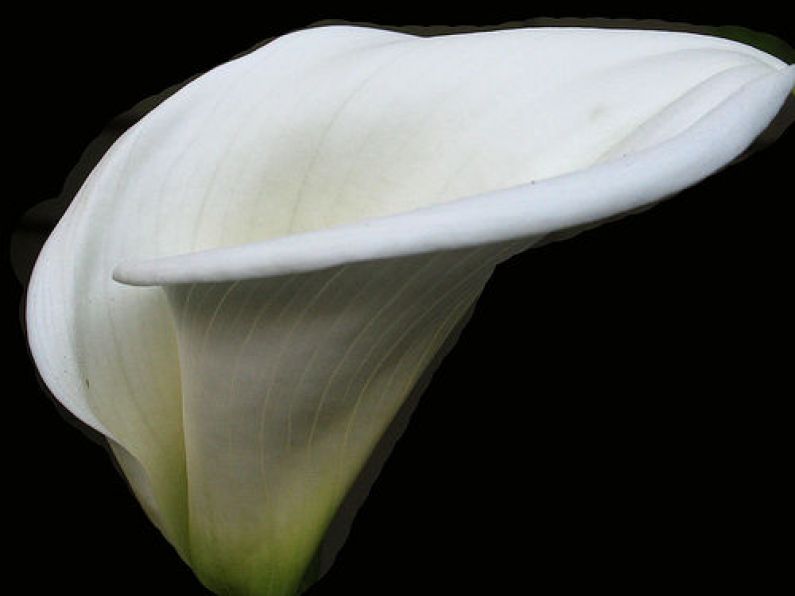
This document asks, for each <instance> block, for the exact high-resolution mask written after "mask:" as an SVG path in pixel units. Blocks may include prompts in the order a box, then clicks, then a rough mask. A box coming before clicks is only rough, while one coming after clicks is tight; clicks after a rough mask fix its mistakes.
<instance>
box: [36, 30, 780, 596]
mask: <svg viewBox="0 0 795 596" xmlns="http://www.w3.org/2000/svg"><path fill="white" fill-rule="evenodd" d="M794 84H795V68H794V67H792V66H787V65H786V64H784V63H783V62H781V61H780V60H778V59H776V58H774V57H772V56H769V55H767V54H765V53H763V52H760V51H758V50H756V49H754V48H751V47H748V46H745V45H742V44H738V43H735V42H731V41H728V40H724V39H719V38H713V37H706V36H700V35H693V34H686V33H670V32H653V31H629V30H598V29H571V28H560V29H556V28H545V29H514V30H506V31H499V32H481V33H470V34H461V35H449V36H443V37H430V38H423V37H416V36H411V35H406V34H401V33H395V32H389V31H384V30H379V29H374V28H365V27H344V26H332V27H320V28H315V29H309V30H305V31H300V32H297V33H293V34H290V35H286V36H284V37H281V38H279V39H276V40H275V41H273V42H271V43H269V44H267V45H266V46H264V47H262V48H260V49H258V50H256V51H253V52H251V53H250V54H248V55H246V56H244V57H242V58H238V59H236V60H233V61H231V62H229V63H227V64H224V65H222V66H220V67H218V68H216V69H214V70H212V71H210V72H209V73H207V74H205V75H203V76H201V77H199V78H198V79H196V80H194V81H193V82H191V83H189V84H188V85H186V86H185V87H184V88H183V89H181V90H180V91H179V92H177V93H176V94H175V95H173V96H172V97H170V98H169V99H167V100H166V101H164V102H163V103H162V104H161V105H160V106H158V107H157V108H156V109H155V110H153V111H152V112H151V113H150V114H148V115H147V116H146V117H145V118H143V119H142V120H141V121H140V122H139V123H138V124H137V125H135V126H134V127H133V128H132V129H130V130H129V131H128V132H127V133H125V134H124V135H123V136H122V137H121V138H120V139H119V140H118V141H117V142H116V143H115V144H114V145H113V147H112V148H111V149H110V150H109V151H108V152H107V154H106V155H105V156H104V157H103V159H102V160H101V162H100V163H99V164H98V165H97V167H96V168H95V170H94V171H93V172H92V174H91V175H90V176H89V178H88V179H87V180H86V182H85V184H84V186H83V187H82V189H81V190H80V192H79V193H78V195H77V196H76V198H75V199H74V201H73V202H72V204H71V206H70V208H69V210H68V211H67V213H66V214H65V215H64V217H63V219H62V220H61V221H60V223H59V224H58V226H57V227H56V229H55V231H54V232H53V234H52V235H51V237H50V238H49V239H48V241H47V243H46V245H45V247H44V249H43V250H42V252H41V255H40V257H39V260H38V262H37V264H36V267H35V270H34V273H33V277H32V280H31V285H30V288H29V292H28V306H27V321H28V333H29V341H30V346H31V349H32V353H33V356H34V358H35V360H36V364H37V366H38V369H39V371H40V373H41V376H42V378H43V379H44V381H45V382H46V384H47V386H48V387H49V388H50V389H51V390H52V392H53V394H54V395H55V396H56V397H57V398H58V399H59V400H60V401H61V403H63V404H64V406H66V407H67V408H68V409H69V410H70V411H71V412H72V413H73V414H75V416H77V417H78V418H79V419H80V420H82V421H83V422H84V423H86V424H87V425H89V426H91V427H93V428H94V429H96V430H98V431H99V432H101V433H103V434H104V435H105V436H107V437H108V440H109V441H110V443H111V445H112V447H113V449H114V453H115V454H116V457H117V459H118V460H119V462H120V464H121V466H122V468H123V470H124V472H125V474H126V475H127V477H128V479H129V480H130V483H131V485H132V486H133V489H134V490H135V492H136V495H137V496H138V498H139V500H140V501H141V503H142V505H143V506H144V508H145V510H146V511H147V513H148V515H149V516H150V518H151V519H152V520H153V522H154V523H155V524H157V525H158V527H159V528H160V529H161V531H162V532H163V533H164V535H165V536H166V538H168V540H169V541H170V542H171V543H172V544H173V545H174V547H175V548H176V549H177V550H178V551H179V553H180V555H181V556H182V557H183V558H184V560H185V561H186V562H187V563H188V564H190V565H191V566H192V567H193V568H194V570H195V571H196V572H197V574H198V575H199V577H200V578H201V580H202V581H203V582H204V583H205V584H206V585H207V586H208V587H210V588H211V589H213V590H215V591H216V592H218V593H223V594H291V593H294V592H295V591H296V589H298V586H299V584H300V581H301V578H302V576H303V574H304V572H305V570H306V567H307V565H308V564H309V561H310V559H311V557H312V555H313V554H314V551H315V549H316V548H317V545H318V543H319V541H320V540H321V538H322V536H323V533H324V531H325V528H326V526H327V524H328V522H329V520H330V519H331V517H332V516H333V514H334V512H335V510H336V508H337V506H338V504H339V503H340V501H341V499H342V498H343V497H344V495H345V492H346V491H347V489H348V487H349V486H350V484H351V482H352V481H353V480H354V479H355V477H356V475H357V473H358V471H359V470H360V468H361V466H362V465H363V463H364V462H365V461H366V459H367V457H368V455H369V453H370V452H371V450H372V448H373V446H374V445H375V443H376V442H377V440H378V438H379V437H380V436H381V433H382V432H383V431H384V429H385V428H386V427H387V426H388V424H389V422H390V421H391V419H392V417H393V416H394V414H395V412H396V411H397V410H398V408H399V407H400V405H401V404H402V402H403V400H404V399H405V397H406V395H407V394H408V393H409V391H410V390H411V388H412V387H413V385H414V383H415V382H416V381H417V379H418V378H419V377H420V376H421V375H422V373H423V371H424V369H425V368H426V367H427V366H428V365H429V363H430V362H431V360H432V359H433V356H434V354H435V353H436V351H437V350H438V349H439V347H440V346H441V345H442V344H443V343H444V340H445V338H446V337H447V336H448V334H449V333H450V332H451V330H453V329H454V328H455V327H456V324H457V323H458V322H459V319H460V318H461V317H462V316H463V315H464V313H466V311H467V310H468V308H469V307H470V306H471V305H472V304H473V303H474V301H475V300H476V299H477V297H478V295H479V293H480V291H481V290H482V288H483V286H484V284H485V283H486V281H487V280H488V278H489V275H490V273H491V272H492V270H493V268H494V266H495V265H496V264H497V263H499V262H500V261H501V260H504V259H505V258H508V257H509V256H510V255H512V254H515V253H516V252H518V251H521V250H524V249H525V248H527V247H529V246H532V245H533V244H535V243H537V242H539V241H540V240H542V239H543V238H544V237H545V236H547V235H548V234H550V233H554V232H559V231H561V230H565V229H568V228H573V227H575V226H582V225H588V224H593V223H596V222H598V221H600V220H603V219H605V218H608V217H614V216H616V215H620V214H621V213H624V212H627V211H630V210H633V209H637V208H642V207H644V206H647V205H649V204H651V203H653V202H654V201H657V200H660V199H662V198H664V197H666V196H669V195H671V194H673V193H676V192H678V191H680V190H682V189H683V188H686V187H687V186H689V185H692V184H694V183H696V182H698V181H699V180H701V179H702V178H704V177H706V176H708V175H710V174H712V173H713V172H715V171H716V170H718V169H719V168H721V167H722V166H724V165H726V164H727V163H729V162H730V161H731V160H732V159H734V158H735V157H736V156H737V155H739V154H740V153H741V152H742V151H743V150H744V149H745V148H747V146H748V145H749V144H750V143H751V142H752V141H753V140H754V138H755V137H756V136H757V135H758V134H759V133H760V132H761V131H762V130H764V128H765V127H766V126H767V125H768V123H769V122H770V121H771V120H772V119H773V117H774V116H775V115H776V113H777V112H778V110H779V108H780V107H781V105H782V103H783V102H784V100H785V98H786V96H787V94H788V93H789V92H790V91H791V89H792V87H793V85H794ZM120 282H121V283H120ZM135 286H162V288H161V287H135ZM164 290H165V291H164Z"/></svg>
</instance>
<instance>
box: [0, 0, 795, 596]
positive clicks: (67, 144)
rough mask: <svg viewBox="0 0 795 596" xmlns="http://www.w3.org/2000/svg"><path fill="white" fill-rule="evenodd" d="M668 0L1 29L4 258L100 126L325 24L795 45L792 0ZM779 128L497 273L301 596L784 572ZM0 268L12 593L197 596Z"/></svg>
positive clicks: (787, 186)
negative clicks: (773, 139) (580, 27)
mask: <svg viewBox="0 0 795 596" xmlns="http://www.w3.org/2000/svg"><path fill="white" fill-rule="evenodd" d="M657 4H663V3H657ZM664 4H665V7H666V8H664V9H663V8H655V7H653V6H650V5H649V4H648V3H645V4H643V5H636V6H627V5H625V6H621V7H616V6H611V5H608V4H598V3H596V2H594V3H593V6H591V7H589V8H587V9H584V8H582V7H581V6H578V7H573V6H566V5H565V4H563V3H560V2H557V3H546V4H538V3H533V4H532V5H530V4H528V5H527V7H526V9H525V10H524V11H520V10H513V11H509V10H505V11H503V12H499V7H498V6H497V5H495V4H494V3H490V8H489V11H488V12H487V13H486V12H483V8H482V7H481V8H480V9H478V8H476V7H472V8H470V9H463V8H449V9H447V10H444V11H443V10H441V9H435V10H430V9H427V8H426V9H425V10H413V11H412V10H409V9H401V8H399V7H395V8H393V10H391V11H390V10H389V9H386V8H380V9H379V10H377V11H374V10H371V11H367V10H359V11H353V10H344V9H342V8H341V7H340V6H339V5H335V7H336V8H335V9H333V10H332V9H328V10H326V11H322V10H318V11H316V12H314V13H311V14H310V13H309V11H304V12H301V13H299V12H297V11H294V12H293V13H292V14H288V13H287V12H285V10H284V7H278V6H275V5H274V6H270V7H268V6H267V5H262V6H260V8H258V9H257V10H256V11H250V10H241V11H239V12H236V11H235V10H233V8H234V7H233V6H232V5H230V4H229V3H219V4H218V5H217V6H213V7H207V8H202V9H198V8H195V9H190V10H189V9H186V10H185V11H184V12H183V13H180V14H169V15H168V16H166V14H165V9H164V7H163V6H157V5H155V6H149V7H145V6H142V5H131V6H129V7H128V8H126V9H125V10H123V11H122V10H119V11H118V12H116V13H114V14H110V13H107V12H103V10H98V11H97V12H94V13H80V14H78V13H77V12H75V11H65V10H64V11H61V12H59V13H54V12H52V11H45V10H44V9H43V8H42V9H41V10H40V11H37V10H30V11H28V14H24V15H17V14H9V15H7V17H8V18H7V19H6V29H7V30H8V32H9V33H10V32H15V33H17V34H20V38H19V39H17V40H15V41H14V42H13V45H11V46H10V47H9V48H8V49H7V50H6V60H5V65H4V66H5V69H4V71H5V75H6V76H5V79H6V83H7V84H8V85H9V87H8V88H7V89H6V92H5V96H6V97H5V100H6V101H7V102H10V105H9V107H7V109H6V114H5V115H6V122H5V127H4V128H5V130H6V131H7V136H6V143H7V145H6V148H7V150H10V151H9V154H8V156H7V157H6V158H5V159H6V161H7V164H8V165H7V169H6V171H5V179H6V180H11V182H12V184H11V185H10V188H11V190H10V191H9V192H7V194H6V196H5V197H4V201H3V206H4V210H5V212H4V216H3V224H4V250H5V245H7V237H8V233H10V231H11V230H12V229H13V228H14V226H15V225H16V222H17V221H18V218H19V217H20V216H21V214H22V213H23V212H24V211H25V210H27V209H28V208H30V207H31V206H33V205H35V204H36V203H38V202H40V201H42V200H44V199H47V198H50V197H54V196H57V195H58V194H59V192H60V190H61V186H62V184H63V181H64V179H65V177H66V176H67V174H68V173H69V171H70V170H71V169H72V167H73V166H74V165H75V164H76V163H77V161H78V159H79V157H80V155H81V152H82V151H83V149H84V148H85V147H86V145H87V144H88V143H89V142H90V141H91V140H92V139H93V138H94V137H96V136H97V135H98V134H99V133H100V132H101V130H102V129H103V127H104V126H105V125H106V124H107V122H108V121H109V120H110V119H111V118H112V117H114V116H116V115H117V114H119V113H121V112H123V111H124V110H126V109H128V108H129V107H131V106H132V105H133V104H135V103H136V102H138V101H139V100H141V99H143V98H145V97H147V96H149V95H152V94H155V93H157V92H160V91H161V90H162V89H164V88H165V87H167V86H169V85H171V84H174V83H177V82H180V81H183V80H184V79H186V78H188V77H190V76H192V75H194V74H196V73H198V72H201V71H204V70H206V69H208V68H211V67H212V66H215V65H216V64H218V63H220V62H222V61H225V60H227V59H229V58H231V57H232V56H233V55H235V54H237V53H239V52H241V51H244V50H246V49H248V48H249V47H250V46H252V45H254V44H255V43H257V42H259V41H261V40H263V39H265V38H267V37H271V36H274V35H280V34H283V33H286V32H289V31H291V30H293V29H296V28H300V27H302V26H306V25H308V24H310V23H312V22H314V21H317V20H319V19H322V18H341V19H348V20H352V21H370V22H374V23H379V24H394V25H400V24H490V23H495V24H496V23H501V22H504V21H506V20H513V19H522V18H528V17H535V16H621V17H642V18H663V19H668V20H675V21H685V22H692V23H697V24H739V25H745V26H747V27H751V28H755V29H758V30H762V31H766V32H769V33H773V34H776V35H778V36H780V37H782V38H784V39H787V40H788V41H789V42H790V43H795V36H794V35H793V32H792V28H791V26H790V25H788V24H787V23H786V21H787V20H788V19H787V18H786V17H784V16H783V15H781V14H780V8H777V9H776V8H772V7H775V6H778V7H780V6H782V5H781V4H774V3H770V4H769V7H768V6H766V5H765V4H764V3H760V2H754V3H750V4H746V3H743V4H745V6H743V7H742V8H739V7H738V8H736V9H731V8H729V7H721V8H720V9H717V10H714V11H707V10H705V9H701V10H696V9H694V8H693V7H690V8H679V9H675V8H674V7H673V6H672V5H671V4H670V3H668V2H666V3H664ZM789 20H790V21H791V19H789ZM794 132H795V131H792V130H791V131H789V133H788V134H786V135H785V136H784V137H783V138H782V139H781V140H780V141H779V142H778V143H777V144H776V145H774V146H772V147H770V148H768V149H766V150H764V151H762V152H760V153H757V154H755V155H754V156H752V157H751V158H750V159H748V160H746V161H744V162H742V163H740V164H738V165H736V166H734V167H732V168H731V169H729V170H727V171H725V172H723V173H721V174H720V175H719V176H717V177H715V178H713V179H710V180H708V181H706V182H705V183H703V184H701V185H699V186H697V187H695V188H692V189H690V190H688V191H687V192H685V193H683V194H682V195H680V196H678V197H677V198H675V199H672V200H670V201H668V202H666V203H664V204H662V205H660V206H658V207H656V208H654V209H653V210H651V211H648V212H645V213H643V214H640V215H637V216H633V217H630V218H628V219H625V220H622V221H619V222H617V223H613V224H609V225H605V226H603V227H601V228H599V229H597V230H594V231H591V232H588V233H585V234H583V235H581V236H578V237H577V238H574V239H572V240H569V241H567V242H564V243H558V244H553V245H549V246H547V247H545V248H542V249H539V250H535V251H531V252H529V253H527V254H525V255H522V256H520V257H517V258H515V259H513V260H511V261H509V262H507V263H505V264H503V265H501V266H500V267H499V269H498V271H497V273H496V274H495V276H494V278H493V280H492V282H491V284H490V285H489V286H488V288H487V289H486V291H485V293H484V295H483V297H482V298H481V300H480V302H479V304H478V306H477V310H476V311H475V313H474V317H473V319H472V321H471V323H470V325H469V326H468V327H467V328H466V330H465V331H464V333H463V335H462V336H461V339H460V341H459V343H458V345H457V347H456V348H455V349H454V350H453V352H452V353H451V354H450V355H449V356H448V357H447V358H446V360H445V361H444V363H443V365H442V366H441V368H440V369H439V370H438V372H437V374H436V375H435V377H434V379H433V382H432V383H431V385H430V387H429V388H428V390H427V392H426V393H425V395H424V397H423V399H422V401H421V403H420V406H419V408H418V409H417V411H416V413H415V415H414V417H413V421H412V423H411V425H410V426H409V428H408V430H407V431H406V433H405V434H404V436H403V439H402V440H401V441H400V442H399V444H398V446H397V447H396V449H395V451H394V453H393V456H392V458H391V459H390V460H389V462H388V463H387V465H386V467H385V469H384V471H383V474H382V476H381V478H380V480H379V481H378V482H377V484H376V485H375V487H374V488H373V490H372V493H371V495H370V498H369V500H368V501H367V503H366V505H365V506H364V508H363V509H362V511H361V513H360V515H359V517H358V519H357V522H356V523H355V525H354V527H353V532H352V534H351V537H350V539H349V541H348V543H347V546H346V547H345V548H344V549H343V551H342V552H341V554H340V557H339V560H338V563H337V564H336V566H335V567H334V568H333V570H332V571H331V572H330V574H329V575H328V576H327V577H326V578H325V579H324V580H323V581H322V582H321V583H320V584H318V585H317V586H316V588H314V589H313V590H312V592H311V594H312V596H323V595H327V594H345V595H351V596H358V595H370V594H382V593H400V594H423V595H424V594H456V593H459V592H461V591H463V590H472V591H473V592H475V593H484V594H507V593H524V592H541V593H557V592H564V591H569V590H570V589H572V588H573V587H575V586H576V587H577V588H578V589H582V588H586V589H589V590H590V589H596V588H601V589H610V590H631V591H632V592H633V593H638V592H640V593H645V592H647V591H648V590H650V589H653V588H655V587H661V586H665V587H668V588H679V587H680V586H685V585H687V586H689V587H697V588H702V589H704V588H707V587H714V586H716V584H717V583H720V584H724V585H734V586H738V585H742V584H747V585H748V586H754V587H755V589H756V590H755V591H758V589H759V588H760V586H761V585H762V583H764V582H767V581H771V579H772V578H774V577H775V573H776V572H780V571H782V570H783V567H784V561H785V560H786V559H785V554H784V553H783V552H782V551H780V550H779V549H778V548H777V547H776V546H775V543H774V542H773V541H772V540H773V539H774V538H776V537H777V536H779V535H789V533H790V532H791V516H790V511H791V507H790V506H789V504H791V502H792V494H791V492H788V491H786V490H785V484H784V482H783V480H784V479H785V478H786V476H787V475H791V469H792V466H791V461H790V459H789V458H787V457H785V456H784V453H785V448H786V447H787V446H789V445H791V440H790V439H791V430H790V428H789V426H791V424H788V422H787V421H788V420H791V418H786V417H785V403H786V401H787V400H788V399H789V398H786V395H788V394H790V393H791V389H790V388H789V384H788V383H787V381H788V378H787V367H788V366H789V365H790V357H789V356H791V348H790V345H789V335H790V331H791V324H790V312H789V310H788V309H785V308H784V306H785V300H786V302H787V303H789V304H791V300H790V293H789V292H790V291H789V290H788V289H786V287H785V286H784V281H785V280H786V278H788V277H789V273H790V269H789V266H790V262H789V258H788V255H789V252H788V247H787V248H786V250H785V249H784V248H782V246H785V245H786V244H787V240H789V238H790V236H791V232H790V231H789V230H788V229H786V227H785V225H786V223H788V218H787V216H785V209H786V208H787V207H788V203H789V202H790V201H791V200H792V198H793V197H792V194H793V183H792V165H793V163H792V162H793V160H792V158H793V155H795V153H793V146H794V145H795V138H794V135H793V133H794ZM9 161H10V163H9ZM782 224H783V225H782ZM782 228H784V229H782ZM3 265H4V273H5V274H7V280H5V282H4V283H5V285H4V289H5V293H6V295H7V296H8V297H9V305H8V307H7V308H6V309H5V312H6V316H7V317H8V318H7V325H6V337H7V338H8V342H9V345H10V349H9V350H8V351H7V355H8V357H9V359H8V360H6V363H7V367H8V368H7V369H6V371H5V374H6V378H8V379H12V380H13V383H11V382H9V384H8V386H7V390H6V391H4V392H3V404H4V405H5V409H4V411H3V414H4V417H3V421H4V430H5V432H4V433H3V437H4V442H6V443H7V444H6V445H5V452H4V453H5V458H4V460H5V465H4V480H3V488H4V490H3V494H4V496H5V498H6V500H7V504H6V505H5V513H6V515H5V520H6V523H5V525H6V531H5V532H4V543H5V546H6V547H7V548H10V551H11V553H12V556H11V558H10V559H9V558H8V557H7V556H6V557H5V561H6V570H5V575H6V581H9V582H10V581H12V580H14V581H16V582H22V583H21V584H19V585H21V586H28V587H27V588H21V589H19V590H18V593H35V594H39V593H41V594H47V593H54V592H55V591H56V590H57V591H58V592H61V591H68V592H74V593H79V594H87V595H94V594H103V595H104V594H149V593H153V594H161V593H162V594H185V595H191V594H203V593H206V592H205V591H204V590H203V588H201V586H200V585H199V584H198V583H197V582H196V580H195V579H194V578H193V576H192V574H191V572H190V571H189V569H187V567H185V566H184V565H183V564H182V563H181V562H180V560H179V559H178V557H177V556H176V555H175V554H174V553H173V552H172V551H171V549H170V547H168V545H167V544H166V542H165V541H164V540H163V539H162V538H161V537H160V536H159V535H158V533H157V531H156V530H155V529H154V528H153V527H152V526H151V525H150V524H149V523H148V521H147V520H146V519H145V517H144V515H143V513H142V512H141V511H140V510H139V508H138V505H137V504H136V502H135V501H134V499H133V498H132V496H131V495H130V494H129V493H128V491H127V489H126V487H125V485H124V483H123V481H122V480H121V478H120V477H118V476H117V474H116V471H115V469H114V467H113V465H112V464H111V462H110V460H109V458H108V456H107V454H106V452H105V451H104V450H103V449H102V448H100V447H99V446H97V445H96V444H94V443H92V442H91V441H90V440H88V439H87V438H86V437H85V436H84V435H83V434H82V433H81V432H79V431H78V430H76V429H75V428H73V427H72V426H70V425H69V424H67V423H66V422H65V421H64V419H63V418H62V417H61V415H60V414H59V413H58V412H57V411H56V408H55V407H54V406H53V404H52V403H51V402H50V401H49V399H48V398H47V397H46V396H45V394H44V393H43V392H42V390H41V389H40V386H39V384H38V381H37V379H36V374H35V371H34V368H33V366H32V364H31V361H30V359H29V357H28V353H27V349H26V346H25V342H24V336H23V331H22V327H21V324H20V317H19V310H18V308H19V302H20V298H21V295H22V289H21V287H20V285H19V284H18V283H17V282H16V281H15V279H14V277H13V276H12V275H11V271H10V269H9V268H8V265H7V263H6V261H5V259H4V261H3ZM788 528H789V529H788Z"/></svg>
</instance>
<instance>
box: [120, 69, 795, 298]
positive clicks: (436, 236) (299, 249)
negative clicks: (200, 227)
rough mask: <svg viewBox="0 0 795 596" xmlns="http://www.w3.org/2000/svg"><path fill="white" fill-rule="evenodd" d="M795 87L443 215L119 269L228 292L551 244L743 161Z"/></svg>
mask: <svg viewBox="0 0 795 596" xmlns="http://www.w3.org/2000/svg"><path fill="white" fill-rule="evenodd" d="M793 87H795V65H790V66H787V67H785V68H782V69H781V70H779V71H777V72H772V73H770V74H768V75H765V76H762V77H760V78H758V79H755V80H753V81H751V82H750V83H747V84H746V85H745V86H743V87H742V88H741V89H740V90H738V91H737V92H735V93H734V94H733V95H732V96H730V97H729V98H727V99H726V100H725V101H723V102H722V103H721V104H719V105H718V106H716V107H715V108H713V109H712V110H711V111H709V112H708V113H707V114H706V115H705V116H703V117H702V118H701V119H699V120H698V121H697V122H695V123H694V124H693V125H691V126H690V127H688V128H687V129H685V130H684V131H682V132H681V133H679V134H678V135H676V136H674V137H673V138H670V139H668V140H665V141H662V142H660V143H659V144H657V145H654V146H652V147H649V148H646V149H641V150H639V151H637V152H632V153H627V154H625V155H621V156H620V157H618V158H615V159H612V160H610V161H607V162H604V163H599V164H596V165H593V166H591V167H589V168H586V169H583V170H578V171H575V172H572V173H568V174H563V175H559V176H555V177H552V178H548V179H545V180H540V181H537V182H531V183H528V184H523V185H519V186H514V187H511V188H506V189H499V190H495V191H492V192H486V193H482V194H478V195H474V196H470V197H464V198H461V199H458V200H454V201H451V202H448V203H445V204H442V205H435V206H430V207H425V208H421V209H417V210H413V211H409V212H405V213H400V214H397V215H390V216H383V217H375V218H370V219H367V220H363V221H360V222H357V223H355V224H346V225H339V226H336V227H331V228H326V229H322V230H318V231H312V232H306V233H300V234H293V235H289V236H283V237H279V238H275V239H271V240H266V241H262V242H253V243H248V244H243V245H239V246H233V247H224V248H216V249H210V250H203V251H197V252H194V253H187V254H180V255H174V256H168V257H160V258H156V259H147V260H141V261H129V262H122V263H120V264H118V265H117V266H116V267H115V269H114V271H113V278H114V279H115V280H116V281H118V282H121V283H124V284H128V285H135V286H154V285H171V284H185V283H202V282H223V281H233V280H246V279H257V278H266V277H274V276H279V275H285V274H292V273H302V272H309V271H315V270H320V269H326V268H329V267H334V266H338V265H341V264H345V263H355V262H364V261H370V260H378V259H384V258H393V257H400V256H409V255H415V254H424V253H429V252H434V251H444V250H453V249H457V248H466V247H472V246H477V245H482V244H490V243H496V242H502V241H510V240H515V239H520V238H524V237H532V236H543V235H546V234H549V233H551V232H554V231H557V230H561V229H565V228H569V227H574V226H579V225H583V224H588V223H592V222H595V221H598V220H601V219H605V218H609V217H613V216H616V215H618V214H620V213H622V212H626V211H631V210H634V209H637V208H641V207H643V206H644V205H647V204H650V203H653V202H654V201H657V200H659V199H662V198H664V197H667V196H670V195H672V194H675V193H677V192H680V191H682V190H684V189H685V188H687V187H689V186H692V185H693V184H696V183H698V182H700V181H701V180H703V179H704V178H706V177H708V176H710V175H711V174H713V173H715V172H716V171H718V170H719V169H721V168H722V167H723V166H725V165H727V164H728V163H729V162H731V161H732V160H733V159H734V158H736V157H737V156H738V155H740V154H741V153H742V152H743V151H744V150H745V149H746V148H747V147H748V146H749V145H750V144H751V143H752V142H753V141H754V139H755V138H756V137H757V136H758V135H759V134H760V133H761V132H762V131H764V129H765V128H766V126H767V125H768V124H769V123H770V121H771V120H772V119H773V118H774V117H775V115H776V113H777V112H778V111H779V109H780V108H781V106H782V105H783V103H784V101H785V100H786V98H787V96H788V95H789V94H790V92H791V91H792V89H793Z"/></svg>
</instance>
